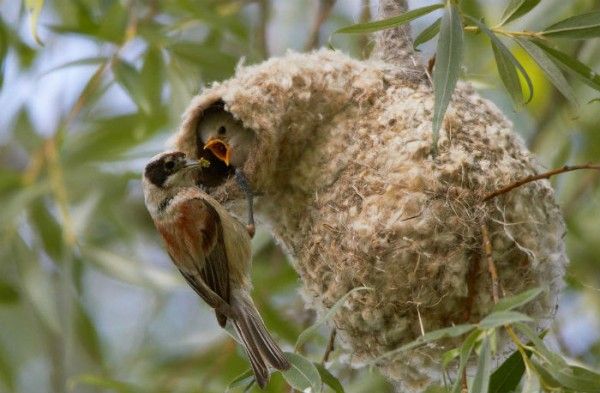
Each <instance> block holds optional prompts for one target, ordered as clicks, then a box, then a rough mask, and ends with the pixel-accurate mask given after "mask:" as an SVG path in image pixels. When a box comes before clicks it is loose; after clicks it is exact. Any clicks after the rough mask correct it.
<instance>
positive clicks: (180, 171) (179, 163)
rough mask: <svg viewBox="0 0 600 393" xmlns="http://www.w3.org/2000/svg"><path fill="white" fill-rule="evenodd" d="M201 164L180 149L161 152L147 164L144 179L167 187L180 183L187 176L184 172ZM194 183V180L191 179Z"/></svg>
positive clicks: (163, 187)
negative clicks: (190, 158)
mask: <svg viewBox="0 0 600 393" xmlns="http://www.w3.org/2000/svg"><path fill="white" fill-rule="evenodd" d="M199 166H201V164H200V163H199V162H197V161H194V160H189V159H187V158H186V156H185V154H184V153H182V152H179V151H174V152H166V153H161V154H159V155H157V156H155V157H154V158H152V160H151V161H150V162H149V163H148V165H146V168H145V169H144V179H145V180H146V181H147V182H148V183H150V184H152V185H153V186H155V187H158V188H161V189H165V188H170V187H173V186H176V185H180V183H181V181H183V180H184V179H185V178H186V176H184V175H185V174H184V172H187V170H188V169H191V168H194V167H199ZM190 183H192V184H193V180H192V179H190Z"/></svg>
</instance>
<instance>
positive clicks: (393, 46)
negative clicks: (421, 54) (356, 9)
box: [372, 0, 419, 68]
mask: <svg viewBox="0 0 600 393" xmlns="http://www.w3.org/2000/svg"><path fill="white" fill-rule="evenodd" d="M407 9H408V6H407V2H406V0H379V15H378V18H379V19H388V18H391V17H394V16H397V15H399V14H401V13H403V12H406V11H407ZM372 57H374V58H378V59H381V60H383V61H386V62H388V63H394V64H396V65H398V66H402V67H409V68H415V67H416V66H417V65H418V63H419V61H418V60H417V55H416V53H415V51H414V49H413V40H412V37H411V35H410V25H409V24H408V23H406V24H404V25H402V26H398V27H395V28H393V29H386V30H383V31H380V32H378V33H377V38H376V40H375V48H374V49H373V54H372Z"/></svg>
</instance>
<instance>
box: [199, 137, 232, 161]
mask: <svg viewBox="0 0 600 393" xmlns="http://www.w3.org/2000/svg"><path fill="white" fill-rule="evenodd" d="M204 148H205V149H208V150H210V151H211V152H212V153H213V154H214V155H215V157H217V158H218V159H219V160H221V161H223V162H224V163H225V165H227V166H229V159H230V158H231V146H230V145H229V143H227V142H224V141H222V140H221V139H218V138H213V139H211V140H209V141H208V142H206V144H205V145H204Z"/></svg>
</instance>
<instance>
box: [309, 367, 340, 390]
mask: <svg viewBox="0 0 600 393" xmlns="http://www.w3.org/2000/svg"><path fill="white" fill-rule="evenodd" d="M314 365H315V367H316V368H317V371H319V374H320V375H321V380H322V381H323V383H324V384H325V385H327V386H329V387H330V388H331V389H332V390H333V391H334V392H335V393H344V387H343V386H342V384H341V382H340V381H339V380H338V379H337V378H336V377H335V376H334V375H333V374H331V373H330V372H329V370H327V369H326V368H325V366H323V365H322V364H319V363H314Z"/></svg>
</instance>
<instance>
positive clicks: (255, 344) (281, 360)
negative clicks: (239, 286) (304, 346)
mask: <svg viewBox="0 0 600 393" xmlns="http://www.w3.org/2000/svg"><path fill="white" fill-rule="evenodd" d="M235 307H236V308H237V311H238V315H239V317H238V318H236V321H235V322H234V326H235V329H236V331H237V333H238V335H239V336H240V339H241V341H242V343H243V344H244V347H245V349H246V353H248V357H249V358H250V364H251V365H252V369H253V370H254V373H255V375H256V382H257V383H258V385H259V386H261V387H263V385H261V382H262V383H264V384H266V382H267V381H268V378H269V372H268V369H267V367H266V366H265V363H268V364H270V365H271V366H273V367H274V368H276V369H278V370H287V369H289V368H290V367H291V365H290V363H289V361H288V360H287V358H286V357H285V355H284V353H283V351H282V350H281V348H279V346H278V345H277V343H276V342H275V340H273V337H271V334H270V333H269V332H268V330H267V328H266V326H265V324H264V322H263V320H262V318H261V317H260V315H259V313H258V311H257V310H256V307H254V304H253V303H252V300H250V299H243V300H242V301H240V302H237V303H236V305H235ZM265 375H266V378H264V376H265Z"/></svg>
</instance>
